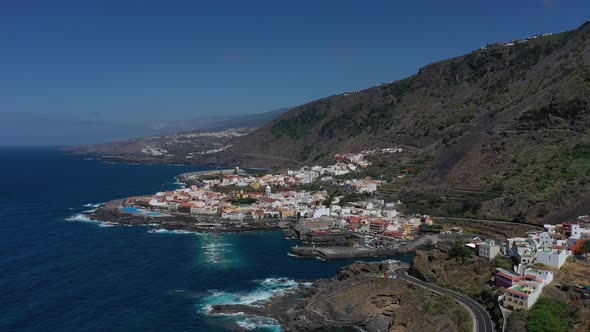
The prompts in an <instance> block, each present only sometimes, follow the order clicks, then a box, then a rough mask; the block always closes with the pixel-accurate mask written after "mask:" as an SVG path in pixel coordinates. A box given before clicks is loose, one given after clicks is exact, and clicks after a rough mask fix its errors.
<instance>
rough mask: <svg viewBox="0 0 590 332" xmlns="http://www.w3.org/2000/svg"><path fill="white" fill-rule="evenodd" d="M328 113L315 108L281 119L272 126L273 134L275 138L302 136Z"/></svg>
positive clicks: (297, 137) (296, 137)
mask: <svg viewBox="0 0 590 332" xmlns="http://www.w3.org/2000/svg"><path fill="white" fill-rule="evenodd" d="M326 115H327V113H326V112H321V111H318V110H316V109H315V108H310V109H307V110H305V111H303V112H301V113H299V114H297V115H296V116H294V117H291V118H287V119H281V120H279V121H278V122H277V123H275V124H274V125H273V126H272V128H271V132H272V135H273V136H274V137H275V138H281V137H283V136H287V137H289V138H291V139H299V138H302V137H303V136H305V134H307V131H308V130H309V129H310V128H311V127H313V126H314V125H315V124H316V123H317V122H318V121H320V120H322V119H323V118H325V117H326Z"/></svg>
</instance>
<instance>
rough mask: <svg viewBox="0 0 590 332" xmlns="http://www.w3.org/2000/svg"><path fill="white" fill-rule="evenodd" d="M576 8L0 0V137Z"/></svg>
mask: <svg viewBox="0 0 590 332" xmlns="http://www.w3.org/2000/svg"><path fill="white" fill-rule="evenodd" d="M588 19H590V1H588V0H562V1H560V0H553V1H551V0H506V1H505V0H485V1H484V0H463V1H459V0H456V1H455V0H448V1H446V0H445V1H441V0H429V1H426V0H425V1H421V0H405V1H404V0H399V1H394V0H383V1H371V0H363V1H361V0H357V1H346V0H333V1H329V0H311V1H302V0H299V1H286V0H285V1H281V0H273V1H256V0H247V1H246V0H243V1H222V0H216V1H197V0H195V1H173V0H166V1H164V0H162V1H149V0H138V1H130V0H114V1H109V0H106V1H105V0H101V1H99V0H96V1H91V0H88V1H86V0H73V1H60V0H52V1H46V0H39V1H27V0H0V145H23V144H25V145H63V144H86V143H93V142H101V141H107V140H111V139H121V138H126V137H133V136H140V135H148V134H151V133H154V132H158V131H167V130H174V129H176V128H177V127H178V124H181V123H186V122H187V121H193V120H195V119H199V118H202V117H209V116H216V115H220V114H233V113H259V112H265V111H271V110H274V109H278V108H282V107H287V106H296V105H299V104H302V103H305V102H308V101H311V100H314V99H317V98H321V97H324V96H328V95H331V94H336V93H341V92H345V91H349V90H355V89H360V88H366V87H369V86H372V85H374V84H377V83H381V82H387V81H391V80H396V79H401V78H403V77H405V76H408V75H411V74H413V73H415V72H416V71H417V70H418V69H419V68H420V67H421V66H423V65H426V64H428V63H430V62H433V61H437V60H442V59H445V58H449V57H453V56H457V55H461V54H463V53H466V52H469V51H471V50H473V49H475V48H477V47H480V46H482V45H485V44H486V43H488V42H494V41H502V40H510V39H514V38H520V37H527V36H529V35H532V34H536V33H544V32H559V31H564V30H570V29H573V28H576V27H578V26H579V25H581V24H582V23H584V22H585V21H586V20H588Z"/></svg>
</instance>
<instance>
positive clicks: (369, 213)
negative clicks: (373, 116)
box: [98, 147, 590, 322]
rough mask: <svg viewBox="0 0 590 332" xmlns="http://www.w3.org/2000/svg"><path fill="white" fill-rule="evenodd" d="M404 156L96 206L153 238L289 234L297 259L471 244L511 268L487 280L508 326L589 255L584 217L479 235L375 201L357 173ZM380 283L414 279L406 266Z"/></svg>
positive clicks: (212, 183) (217, 178)
mask: <svg viewBox="0 0 590 332" xmlns="http://www.w3.org/2000/svg"><path fill="white" fill-rule="evenodd" d="M399 153H403V149H401V148H397V147H394V148H384V149H374V150H365V151H361V152H358V153H346V154H336V155H335V156H334V161H335V162H334V163H333V164H330V165H327V166H320V165H316V166H304V167H300V168H298V169H287V170H284V171H282V172H276V173H267V172H263V171H260V170H242V169H240V168H237V167H236V168H234V169H223V170H213V171H205V172H195V173H186V174H181V175H180V176H178V180H179V182H181V183H184V185H183V186H182V187H181V188H178V189H175V190H171V191H164V192H158V193H155V194H152V195H145V196H135V197H128V198H125V199H123V200H118V201H116V203H115V204H111V203H109V204H107V205H106V207H101V208H99V209H98V210H99V211H102V212H104V210H110V212H111V214H112V215H114V217H113V218H112V219H111V221H112V222H113V223H122V224H134V225H146V226H148V227H150V228H151V230H150V231H154V232H158V231H160V230H162V229H170V230H180V231H199V232H200V231H204V232H220V233H224V232H243V231H252V230H254V231H259V230H277V229H282V230H283V234H284V236H285V237H287V238H291V239H296V240H298V242H299V243H300V245H295V246H294V247H292V248H291V251H290V253H289V255H292V256H297V257H314V258H319V259H322V260H330V259H339V258H363V257H391V256H395V255H399V254H405V253H409V252H415V251H416V250H424V249H425V248H429V247H432V246H434V245H436V243H438V242H445V241H447V243H450V242H455V243H463V245H464V249H465V250H467V251H468V252H469V253H470V255H472V256H474V257H478V258H479V259H480V260H481V261H483V262H489V263H490V264H491V262H493V261H495V260H496V259H498V258H503V259H507V260H510V261H511V262H512V263H511V264H510V266H507V265H505V266H502V267H495V268H494V269H493V275H492V276H491V279H490V283H489V285H490V286H489V287H492V288H493V289H495V292H497V294H498V295H497V303H498V305H499V306H501V308H502V309H501V312H502V315H503V317H504V322H506V321H508V318H509V317H510V316H511V314H512V312H513V311H519V310H530V309H531V308H533V306H534V305H535V303H537V301H538V300H539V298H540V297H541V293H542V292H543V289H544V288H545V287H546V286H547V285H549V284H550V283H552V282H553V280H554V275H555V273H556V271H558V270H559V269H560V268H562V267H563V266H564V264H567V262H568V258H571V257H573V256H576V255H577V256H578V257H579V256H580V255H582V254H583V253H585V252H586V251H584V249H583V248H582V246H583V244H584V243H585V242H589V241H590V223H589V222H588V220H587V219H584V218H583V217H580V218H579V219H578V220H575V221H568V222H564V223H561V224H557V225H544V227H543V230H537V231H529V232H527V233H523V234H522V236H519V237H508V238H505V239H500V238H497V237H494V236H484V235H479V236H478V235H477V234H475V237H473V234H472V233H466V232H464V230H463V229H462V228H461V227H452V226H449V225H444V226H443V224H442V223H441V222H440V221H437V222H435V221H434V220H433V218H432V217H430V216H428V215H421V214H410V215H405V214H403V213H401V212H400V211H401V209H400V206H401V205H402V204H403V203H402V202H400V201H385V200H384V199H382V198H381V197H380V196H379V195H375V193H376V192H378V190H379V188H380V186H382V185H383V183H384V181H381V180H376V179H373V178H370V177H362V176H357V175H358V174H359V173H360V172H362V171H363V170H364V169H366V168H367V167H369V166H370V165H371V161H370V160H372V159H371V156H375V155H384V154H399ZM400 177H403V175H400ZM102 216H104V214H102V215H101V218H102ZM513 234H517V233H513ZM469 236H472V237H469ZM589 243H590V242H589ZM375 277H376V278H402V277H403V278H406V277H405V276H403V275H402V274H400V271H399V270H398V271H393V270H392V271H390V272H388V273H383V274H379V275H376V276H375ZM589 286H590V285H574V287H578V288H576V289H578V290H579V292H580V293H581V294H586V295H584V296H590V289H589ZM515 319H518V317H516V318H515Z"/></svg>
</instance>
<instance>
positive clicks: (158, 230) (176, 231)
mask: <svg viewBox="0 0 590 332" xmlns="http://www.w3.org/2000/svg"><path fill="white" fill-rule="evenodd" d="M148 233H155V234H199V233H198V232H191V231H185V230H182V229H174V230H168V229H165V228H152V229H150V230H148Z"/></svg>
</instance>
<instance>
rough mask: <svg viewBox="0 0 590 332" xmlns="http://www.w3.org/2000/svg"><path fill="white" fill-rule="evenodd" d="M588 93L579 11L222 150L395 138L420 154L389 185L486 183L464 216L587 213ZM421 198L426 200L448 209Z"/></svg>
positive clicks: (281, 155)
mask: <svg viewBox="0 0 590 332" xmlns="http://www.w3.org/2000/svg"><path fill="white" fill-rule="evenodd" d="M589 102H590V24H589V23H585V24H584V25H582V26H581V27H579V28H578V29H576V30H573V31H569V32H565V33H560V34H555V35H547V36H538V37H536V38H530V39H528V40H526V41H519V42H514V43H509V44H507V43H503V44H495V45H489V46H488V47H487V48H485V49H481V50H476V51H474V52H472V53H469V54H467V55H465V56H460V57H457V58H453V59H449V60H445V61H441V62H437V63H434V64H431V65H428V66H426V67H424V68H422V69H420V71H419V72H418V73H417V74H415V75H413V76H410V77H408V78H406V79H403V80H401V81H397V82H394V83H390V84H383V85H379V86H376V87H373V88H370V89H367V90H363V91H360V92H355V93H348V94H342V95H336V96H331V97H328V98H324V99H320V100H317V101H314V102H311V103H308V104H305V105H302V106H299V107H297V108H294V109H292V110H291V111H289V112H287V113H285V114H284V115H283V116H281V117H280V118H278V119H277V120H275V121H273V122H271V123H268V124H267V125H265V126H263V127H261V128H259V129H258V130H256V131H254V132H253V133H251V134H249V135H247V136H244V137H240V138H238V139H235V140H234V141H233V143H232V144H233V146H232V148H231V149H230V151H229V152H228V153H227V154H226V157H224V158H222V159H221V160H231V161H232V162H235V163H240V164H244V165H249V166H268V165H275V166H284V165H289V164H294V163H314V162H322V161H325V160H329V159H330V158H332V156H333V154H335V153H341V152H348V151H358V150H362V149H364V148H373V147H389V146H392V145H396V146H404V147H406V150H407V151H408V152H409V153H408V156H410V157H412V158H416V159H421V160H422V165H421V167H420V171H419V172H418V174H417V175H416V176H415V177H413V178H411V179H410V180H409V181H402V182H401V183H400V185H401V184H403V187H401V186H399V185H395V184H392V185H391V186H390V188H391V189H392V190H394V191H395V190H402V193H403V192H408V191H409V189H408V188H413V189H416V190H418V191H419V192H426V193H449V192H450V193H452V192H457V191H469V192H476V193H484V194H485V195H483V196H485V199H482V200H480V201H478V202H476V205H477V208H476V209H471V210H472V211H470V213H472V214H473V215H474V216H479V217H497V218H499V217H502V218H505V219H513V218H514V219H517V220H527V221H533V222H541V221H543V220H545V221H558V220H557V219H562V218H569V217H572V216H574V215H575V214H577V213H580V214H582V213H590V211H588V210H589V209H590V195H588V193H589V192H590V130H589V128H590V104H589ZM268 156H271V157H270V158H266V157H268ZM228 158H230V159H228ZM424 161H426V162H424ZM388 162H390V161H386V163H388ZM383 169H386V167H385V168H383ZM383 169H382V170H383ZM445 195H447V194H445ZM439 196H440V195H439ZM430 203H431V202H429V204H428V205H430V206H429V207H428V208H427V210H429V211H431V212H435V213H441V214H445V213H449V211H444V210H448V205H445V204H442V205H441V207H440V209H438V210H437V209H436V206H434V207H433V206H432V205H433V204H430ZM424 208H425V209H426V207H424ZM464 212H465V211H464ZM558 213H559V214H558Z"/></svg>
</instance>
